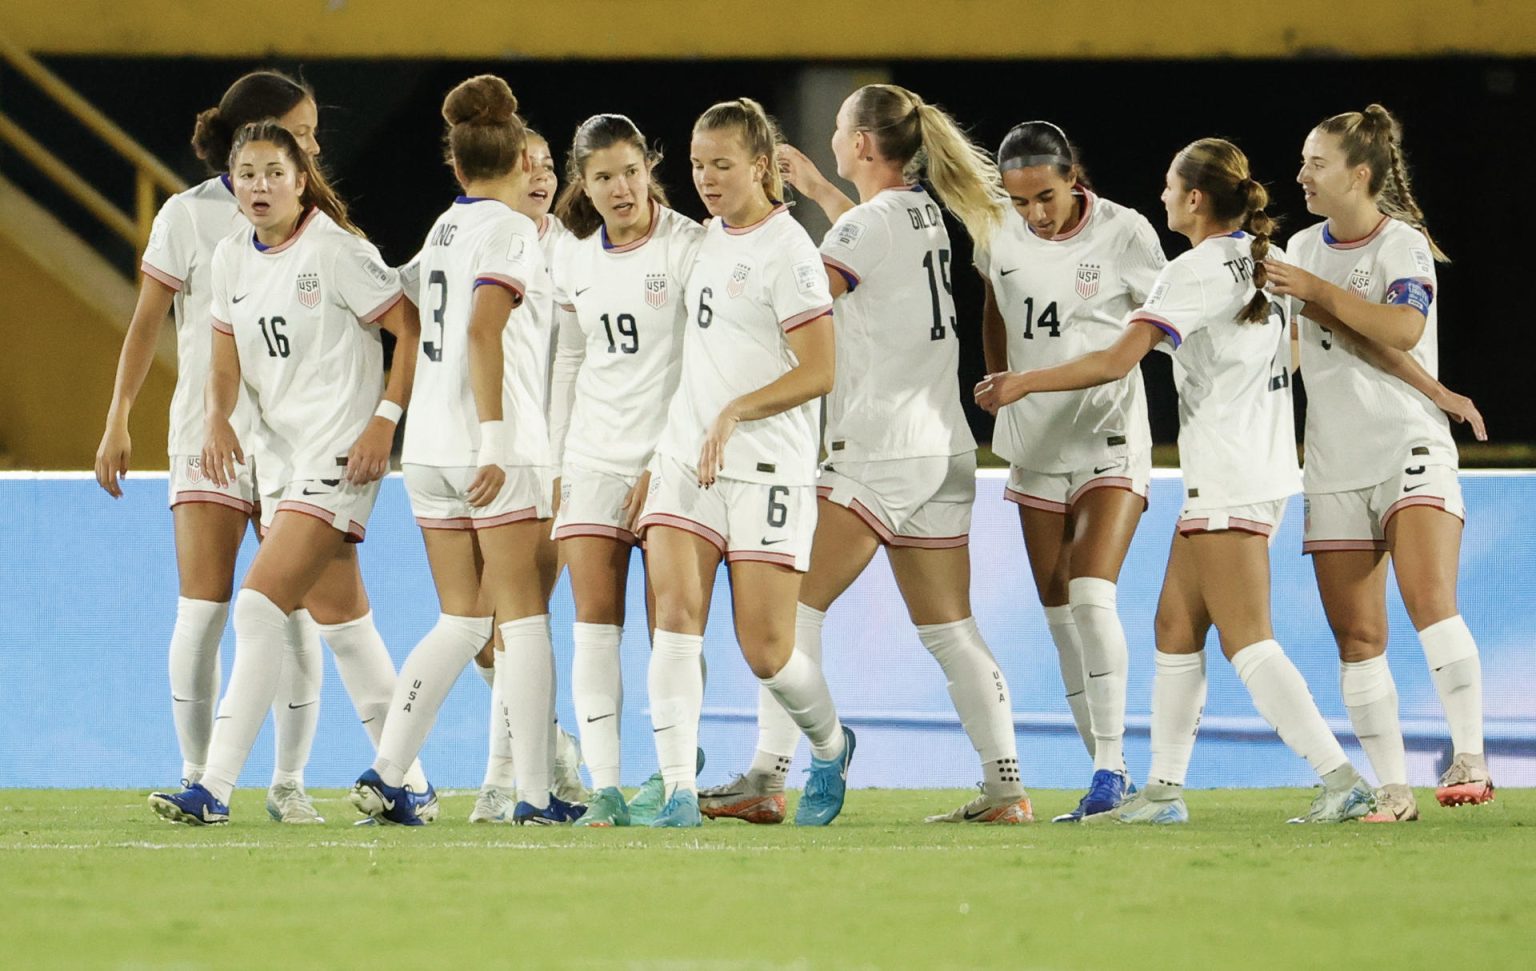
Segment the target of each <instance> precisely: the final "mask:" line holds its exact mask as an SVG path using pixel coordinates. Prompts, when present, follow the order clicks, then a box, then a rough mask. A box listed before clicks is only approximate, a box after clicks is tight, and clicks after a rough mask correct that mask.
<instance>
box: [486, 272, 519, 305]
mask: <svg viewBox="0 0 1536 971" xmlns="http://www.w3.org/2000/svg"><path fill="white" fill-rule="evenodd" d="M482 283H491V284H494V285H496V286H498V287H505V288H506V289H508V290H511V291H512V292H513V293H515V294H517V299H519V300H521V299H523V297H524V295H525V294H526V293H527V290H528V287H527V286H526V285H525V284H524V283H523V281H522V280H519V279H517V278H516V277H510V276H502V275H501V274H500V273H480V274H477V275H476V276H475V286H477V287H478V286H479V285H480V284H482Z"/></svg>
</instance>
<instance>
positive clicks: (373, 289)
mask: <svg viewBox="0 0 1536 971" xmlns="http://www.w3.org/2000/svg"><path fill="white" fill-rule="evenodd" d="M335 238H336V239H337V244H336V253H335V256H334V257H333V259H332V262H331V276H332V279H333V281H334V283H333V286H334V287H335V290H336V295H337V297H338V298H339V299H340V301H341V303H342V305H343V306H345V307H346V308H347V309H348V310H350V311H351V312H352V313H353V314H354V315H356V317H357V319H358V320H360V321H362V322H363V323H365V324H371V323H373V322H374V321H376V320H378V319H379V318H380V317H382V316H384V312H385V311H386V310H388V309H389V308H390V307H393V306H394V305H395V303H396V302H397V301H398V300H399V299H400V297H401V292H400V274H399V272H398V271H396V270H395V269H393V268H391V267H390V266H389V265H388V264H386V263H385V262H384V260H383V258H382V257H380V256H379V250H378V247H376V246H374V245H373V244H372V243H370V242H368V241H367V240H366V239H363V238H362V237H360V236H353V235H352V234H351V233H347V234H345V235H344V236H338V237H335Z"/></svg>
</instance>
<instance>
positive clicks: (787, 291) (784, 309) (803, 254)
mask: <svg viewBox="0 0 1536 971" xmlns="http://www.w3.org/2000/svg"><path fill="white" fill-rule="evenodd" d="M792 225H793V226H794V227H795V228H796V229H799V224H798V223H795V224H792ZM786 243H787V245H786V246H784V248H783V249H781V250H779V251H778V252H777V253H776V254H775V257H774V259H773V261H772V263H771V264H770V265H769V267H768V273H769V279H768V281H767V285H768V286H767V289H768V302H769V304H770V305H771V306H772V307H773V312H774V315H775V316H776V317H777V318H778V321H779V326H780V327H783V328H784V330H785V332H786V333H788V332H789V331H792V330H794V329H795V328H796V327H801V326H804V325H805V324H808V323H810V322H811V321H813V320H815V319H816V318H817V317H820V316H822V315H823V314H826V313H828V312H829V311H831V309H832V291H831V290H830V289H828V288H827V271H826V269H825V268H824V267H823V265H822V262H821V256H820V254H818V253H817V252H816V248H815V247H814V246H812V245H811V241H810V239H808V238H806V237H805V236H804V233H803V231H802V233H801V236H800V238H799V239H794V238H791V239H789V240H786Z"/></svg>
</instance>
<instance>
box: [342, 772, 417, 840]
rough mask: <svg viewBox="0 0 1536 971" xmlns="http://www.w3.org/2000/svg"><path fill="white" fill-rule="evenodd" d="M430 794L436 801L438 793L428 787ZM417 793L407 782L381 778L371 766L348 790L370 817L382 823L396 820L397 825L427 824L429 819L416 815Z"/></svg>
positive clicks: (351, 797) (353, 800)
mask: <svg viewBox="0 0 1536 971" xmlns="http://www.w3.org/2000/svg"><path fill="white" fill-rule="evenodd" d="M427 795H430V796H431V797H432V800H433V802H434V803H436V801H437V794H436V793H434V792H433V791H432V788H431V787H430V786H428V787H427ZM420 798H423V797H418V796H417V795H415V794H414V793H412V792H411V791H410V790H409V789H407V788H406V787H405V786H389V785H385V784H384V780H383V779H381V778H379V774H378V773H377V772H375V771H374V770H372V769H369V770H368V771H367V772H364V773H363V774H362V775H360V776H358V777H357V782H356V783H354V784H353V786H352V791H351V792H349V793H347V800H348V801H349V802H351V803H352V805H354V806H356V807H357V811H358V812H360V813H362V814H363V815H364V816H367V817H369V818H371V819H374V820H377V821H378V822H381V823H393V824H395V825H396V826H424V825H426V820H424V819H422V818H421V817H420V816H419V815H417V809H418V808H419V804H418V799H420Z"/></svg>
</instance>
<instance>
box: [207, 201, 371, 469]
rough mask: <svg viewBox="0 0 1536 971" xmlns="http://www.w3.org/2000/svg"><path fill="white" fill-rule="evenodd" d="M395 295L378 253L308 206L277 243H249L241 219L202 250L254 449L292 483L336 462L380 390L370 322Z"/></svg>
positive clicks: (343, 460) (342, 459) (342, 462)
mask: <svg viewBox="0 0 1536 971" xmlns="http://www.w3.org/2000/svg"><path fill="white" fill-rule="evenodd" d="M400 296H401V291H400V278H399V274H397V273H396V272H395V271H394V270H392V269H390V268H389V267H388V266H386V265H384V262H383V260H381V259H380V258H379V251H378V249H377V248H375V247H374V245H373V244H372V243H370V242H368V241H367V240H366V239H363V238H362V237H359V236H354V235H353V234H351V233H349V232H347V231H346V230H345V229H342V228H341V227H340V226H338V225H336V223H335V222H333V221H332V220H331V218H330V217H329V216H327V215H325V213H323V212H320V211H319V210H318V209H315V210H311V211H310V212H309V213H308V214H307V215H306V216H305V217H304V219H303V221H302V222H300V223H299V228H298V231H297V232H295V233H294V234H293V236H292V237H290V238H289V239H288V241H287V242H285V243H283V244H282V245H280V246H273V247H270V248H265V249H263V248H258V244H257V240H256V235H255V230H254V229H252V228H251V227H250V226H246V227H244V228H243V229H240V230H239V231H237V232H235V233H233V234H231V235H230V236H227V237H225V238H224V239H223V240H222V241H221V242H220V243H219V245H218V247H217V248H216V249H215V250H214V254H213V306H212V308H211V312H212V319H213V326H214V328H215V329H217V330H219V331H221V332H223V333H226V334H233V335H234V338H235V347H236V349H237V351H238V352H239V355H240V372H241V377H242V379H243V382H244V384H245V386H246V388H247V389H248V390H249V391H250V394H251V402H252V404H253V405H254V407H255V408H256V410H257V413H258V415H259V416H260V419H261V425H262V430H261V436H260V437H261V438H262V441H261V443H260V445H261V448H262V450H263V452H264V453H266V452H270V453H271V454H272V456H273V459H274V460H275V461H276V462H278V463H279V464H280V465H281V467H282V468H283V469H284V470H286V471H287V473H288V474H289V475H290V476H291V477H292V478H294V479H334V478H337V477H338V476H339V475H340V472H341V470H342V469H343V468H345V467H346V464H347V453H348V452H349V451H350V450H351V448H352V445H353V444H354V443H355V442H356V441H357V437H358V436H359V435H361V434H362V432H363V429H364V428H366V427H367V426H368V421H369V419H370V418H372V417H373V412H374V409H375V408H376V407H377V406H378V403H379V397H380V395H381V394H382V393H383V391H384V354H383V347H382V345H381V343H380V340H379V330H378V328H377V327H376V326H371V325H373V323H374V322H375V321H377V320H378V319H379V317H381V316H383V314H384V312H385V311H387V310H388V309H389V308H390V307H392V306H394V304H395V302H396V301H397V300H399V299H400ZM264 458H265V456H264ZM263 487H264V488H265V483H264V484H263Z"/></svg>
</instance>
